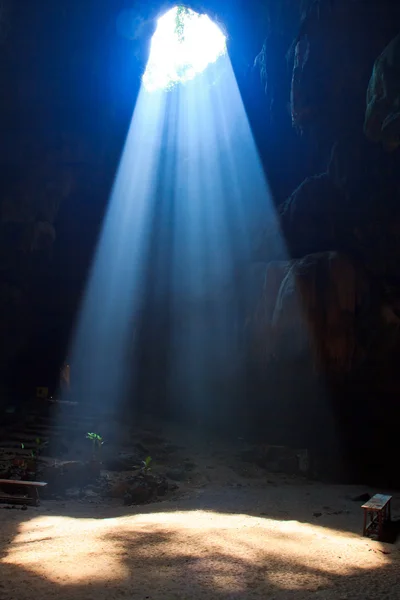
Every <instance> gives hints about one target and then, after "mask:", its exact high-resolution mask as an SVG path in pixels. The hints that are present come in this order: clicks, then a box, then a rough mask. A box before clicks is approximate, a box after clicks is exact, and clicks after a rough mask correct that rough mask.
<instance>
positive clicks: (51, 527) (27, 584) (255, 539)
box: [0, 451, 400, 600]
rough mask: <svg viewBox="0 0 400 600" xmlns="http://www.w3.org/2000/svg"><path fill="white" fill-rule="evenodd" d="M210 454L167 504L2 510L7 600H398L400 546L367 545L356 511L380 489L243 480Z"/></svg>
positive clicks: (276, 478)
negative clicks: (364, 496)
mask: <svg viewBox="0 0 400 600" xmlns="http://www.w3.org/2000/svg"><path fill="white" fill-rule="evenodd" d="M215 455H216V453H215V452H213V453H212V456H211V454H209V455H206V453H205V452H203V453H201V451H197V453H196V452H194V454H193V456H192V458H193V460H194V461H195V462H196V464H197V469H198V476H197V479H196V478H193V480H192V482H191V484H190V485H187V486H186V487H185V486H181V490H180V494H177V495H176V497H174V498H172V499H171V498H170V499H168V500H165V501H163V502H157V503H154V504H149V505H146V506H141V507H124V506H121V503H120V502H115V501H113V502H103V501H101V502H93V501H76V500H68V501H50V500H47V501H43V502H42V504H41V506H40V507H38V508H28V509H27V510H21V509H6V508H4V506H3V507H2V508H1V510H0V552H1V560H0V562H1V564H0V573H1V576H0V600H24V599H25V598H26V599H28V598H29V600H30V599H31V598H32V597H34V598H40V599H43V600H50V599H55V598H57V599H58V600H72V599H74V600H75V599H76V600H80V599H82V600H83V599H85V600H92V599H93V600H94V599H96V600H103V599H104V600H114V599H117V598H125V597H126V598H135V599H136V598H137V599H143V600H144V599H151V600H161V599H163V600H165V599H167V600H168V599H171V600H172V599H175V598H176V599H178V598H179V599H188V600H189V599H193V600H196V599H197V598H199V599H200V598H207V599H208V598H215V599H216V600H218V599H247V598H249V599H251V598H254V599H258V598H269V599H270V598H276V599H279V600H281V599H282V600H283V599H285V600H286V599H287V600H292V599H293V600H300V599H307V598H315V599H327V600H331V599H332V600H341V599H343V600H344V599H348V600H368V599H375V598H377V599H378V598H379V599H393V600H394V599H397V600H399V599H400V544H399V542H396V543H395V544H387V543H379V542H375V541H372V540H369V539H367V538H362V537H361V536H360V530H361V527H362V514H361V513H362V511H361V509H360V502H354V501H352V498H353V497H354V496H357V495H358V494H361V493H363V492H366V491H368V492H369V493H374V492H375V491H377V490H372V489H368V488H365V487H363V488H360V487H357V486H339V485H324V484H321V483H313V482H309V481H306V480H304V479H301V478H296V477H285V476H283V475H272V474H268V476H266V474H265V472H263V473H254V472H253V473H251V474H250V473H247V474H246V473H241V474H240V471H241V469H240V465H236V467H237V468H236V472H233V471H232V470H230V469H229V468H228V467H227V466H226V464H225V463H224V461H221V460H219V461H218V459H217V458H215ZM212 461H214V463H212ZM206 467H207V472H206V473H205V469H206ZM202 472H204V473H205V474H206V477H202V476H201V473H202ZM238 473H239V474H238ZM380 491H382V490H380ZM385 491H386V490H385ZM393 516H394V518H396V517H397V518H400V496H399V495H396V496H395V497H394V500H393Z"/></svg>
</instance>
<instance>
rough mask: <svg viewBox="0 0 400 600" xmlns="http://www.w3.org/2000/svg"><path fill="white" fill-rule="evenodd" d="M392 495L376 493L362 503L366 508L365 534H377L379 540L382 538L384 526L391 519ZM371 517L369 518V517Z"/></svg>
mask: <svg viewBox="0 0 400 600" xmlns="http://www.w3.org/2000/svg"><path fill="white" fill-rule="evenodd" d="M391 501H392V496H387V495H385V494H375V496H373V497H372V498H371V499H370V500H368V502H366V503H365V504H363V505H362V507H361V508H363V509H364V528H363V536H367V535H371V534H377V535H378V540H381V539H382V531H383V526H384V524H385V523H386V522H387V521H390V519H391V516H392V515H391ZM368 517H369V519H368Z"/></svg>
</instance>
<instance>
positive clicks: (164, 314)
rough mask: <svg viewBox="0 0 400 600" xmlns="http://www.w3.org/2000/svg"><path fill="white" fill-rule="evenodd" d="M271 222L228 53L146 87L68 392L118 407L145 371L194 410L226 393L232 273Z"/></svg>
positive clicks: (234, 364)
mask: <svg viewBox="0 0 400 600" xmlns="http://www.w3.org/2000/svg"><path fill="white" fill-rule="evenodd" d="M150 61H151V57H150V60H149V63H150ZM266 222H269V223H271V224H274V226H276V227H278V224H277V220H276V216H275V211H274V208H273V203H272V201H271V197H270V192H269V188H268V184H267V181H266V179H265V175H264V172H263V169H262V166H261V163H260V160H259V157H258V153H257V149H256V146H255V142H254V140H253V136H252V133H251V129H250V126H249V122H248V119H247V116H246V112H245V109H244V106H243V102H242V99H241V96H240V92H239V89H238V86H237V83H236V79H235V75H234V72H233V69H232V66H231V63H230V59H229V56H228V54H224V55H222V56H220V58H219V60H218V61H217V62H216V63H214V64H212V65H210V66H209V67H208V68H207V69H206V70H205V71H204V72H203V73H201V74H200V75H198V76H197V77H196V78H194V79H193V80H192V81H189V82H187V83H186V84H185V86H181V85H180V86H176V87H175V88H174V89H173V90H172V91H169V92H168V93H166V92H163V91H160V90H159V91H152V92H149V91H148V90H146V88H145V86H144V85H142V88H141V90H140V93H139V96H138V100H137V104H136V107H135V111H134V115H133V118H132V123H131V125H130V129H129V133H128V136H127V140H126V144H125V148H124V151H123V155H122V159H121V162H120V166H119V169H118V174H117V177H116V181H115V185H114V189H113V192H112V195H111V198H110V202H109V208H108V214H107V216H106V220H105V224H104V227H103V231H102V234H101V238H100V241H99V245H98V250H97V253H96V256H95V258H94V262H93V268H92V272H91V276H90V279H89V282H88V286H87V291H86V295H85V298H84V302H83V304H82V308H81V314H80V318H79V321H78V325H77V329H76V335H75V338H74V341H73V347H72V352H71V356H72V366H71V372H72V384H71V385H72V392H73V397H74V399H75V400H77V401H79V402H80V401H82V402H83V401H84V402H86V403H90V404H93V405H96V407H97V408H98V409H101V408H103V409H107V410H111V409H117V406H118V404H119V402H120V401H121V400H122V399H123V398H124V397H125V396H126V394H127V392H128V390H129V386H130V385H131V383H132V378H134V377H137V376H138V371H139V370H140V371H141V373H140V376H141V377H142V378H143V377H145V376H144V375H143V373H142V372H143V371H146V372H147V376H148V378H149V379H150V381H152V382H154V380H155V379H156V378H160V377H162V378H164V380H165V390H166V394H167V395H168V397H169V398H170V399H173V400H174V402H175V404H176V402H177V403H178V405H179V410H180V411H182V410H184V412H186V411H189V412H191V413H192V414H194V415H195V416H196V417H198V418H200V417H201V416H202V414H204V413H205V412H206V411H207V410H208V409H209V408H210V407H211V406H213V410H217V407H216V404H215V400H216V398H217V397H219V398H220V399H221V401H222V400H223V397H224V396H228V395H229V397H230V398H231V401H233V399H234V397H235V394H237V393H239V392H240V389H241V382H242V379H241V370H242V366H241V365H240V362H239V355H238V352H237V340H236V339H235V335H236V332H235V323H236V322H237V318H238V310H239V306H240V302H241V299H242V297H243V293H244V291H243V290H241V289H240V288H238V285H237V283H236V274H237V271H238V269H240V268H243V266H244V265H246V264H247V263H248V262H249V261H250V258H251V244H252V240H253V238H254V236H255V234H256V233H257V231H259V229H260V227H262V224H264V223H266ZM143 315H151V316H150V318H149V319H147V320H146V319H145V318H144V316H143ZM144 322H145V323H146V327H145V329H146V336H145V339H146V340H147V342H143V337H142V339H141V340H140V343H141V344H142V346H143V344H144V346H146V343H147V344H150V346H151V350H150V352H149V353H148V354H147V358H146V359H145V363H146V364H145V367H144V368H142V369H139V361H138V357H137V355H135V354H134V351H135V349H137V347H138V343H137V339H136V340H135V334H136V333H137V331H138V325H139V324H140V325H141V327H142V328H143V323H144ZM160 323H164V324H165V323H166V329H165V330H164V332H162V331H161V329H162V325H160ZM163 335H164V337H165V339H166V341H164V342H161V337H162V336H163ZM148 340H150V342H148ZM161 348H162V350H161ZM160 353H161V354H163V356H161V357H160ZM144 354H145V355H146V352H144ZM141 366H142V367H143V364H142V365H141ZM175 408H176V405H175ZM220 409H221V410H223V402H222V404H220Z"/></svg>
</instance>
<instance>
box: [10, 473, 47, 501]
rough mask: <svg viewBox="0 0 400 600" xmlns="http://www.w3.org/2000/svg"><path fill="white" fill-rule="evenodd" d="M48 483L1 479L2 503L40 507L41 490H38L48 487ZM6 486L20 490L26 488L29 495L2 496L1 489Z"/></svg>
mask: <svg viewBox="0 0 400 600" xmlns="http://www.w3.org/2000/svg"><path fill="white" fill-rule="evenodd" d="M46 485H47V483H45V482H44V481H19V480H18V479H0V502H11V503H15V504H17V503H18V504H19V503H21V502H23V503H24V504H33V506H38V505H39V490H38V488H41V487H42V488H43V487H46ZM6 486H13V487H19V488H26V491H27V495H26V496H23V495H21V494H18V495H11V494H7V495H2V493H1V488H3V487H6Z"/></svg>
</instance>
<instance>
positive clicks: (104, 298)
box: [71, 90, 165, 407]
mask: <svg viewBox="0 0 400 600" xmlns="http://www.w3.org/2000/svg"><path fill="white" fill-rule="evenodd" d="M164 116H165V97H164V96H162V95H159V94H152V95H151V96H149V95H148V94H145V93H144V91H143V90H142V91H140V93H139V97H138V99H137V104H136V108H135V112H134V115H133V118H132V122H131V125H130V128H129V132H128V135H127V138H126V142H125V147H124V150H123V153H122V158H121V161H120V165H119V169H118V173H117V176H116V179H115V184H114V187H113V190H112V193H111V198H110V201H109V208H108V212H107V215H106V218H105V222H104V226H103V230H102V233H101V237H100V241H99V243H98V248H97V252H96V255H95V257H94V261H93V266H92V270H91V274H90V278H89V282H88V285H87V289H86V292H85V296H84V299H83V302H82V307H81V310H80V316H79V320H78V324H77V327H76V332H75V336H74V339H73V344H72V349H71V372H72V379H73V380H72V384H71V389H72V399H73V400H75V401H78V402H79V401H86V402H87V403H89V404H93V405H97V406H98V407H101V406H106V405H108V406H110V403H115V401H116V398H118V396H119V394H123V392H124V390H125V389H126V385H127V373H128V372H129V368H130V359H131V356H130V350H131V348H132V344H133V341H134V335H135V328H136V326H137V317H138V312H139V311H140V308H141V298H142V292H143V279H144V274H143V269H144V267H145V255H146V250H147V247H148V245H149V244H150V228H151V219H152V217H153V214H154V210H155V206H154V205H155V197H156V187H157V172H158V165H157V162H158V160H159V148H160V142H161V134H162V123H163V121H164Z"/></svg>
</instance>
